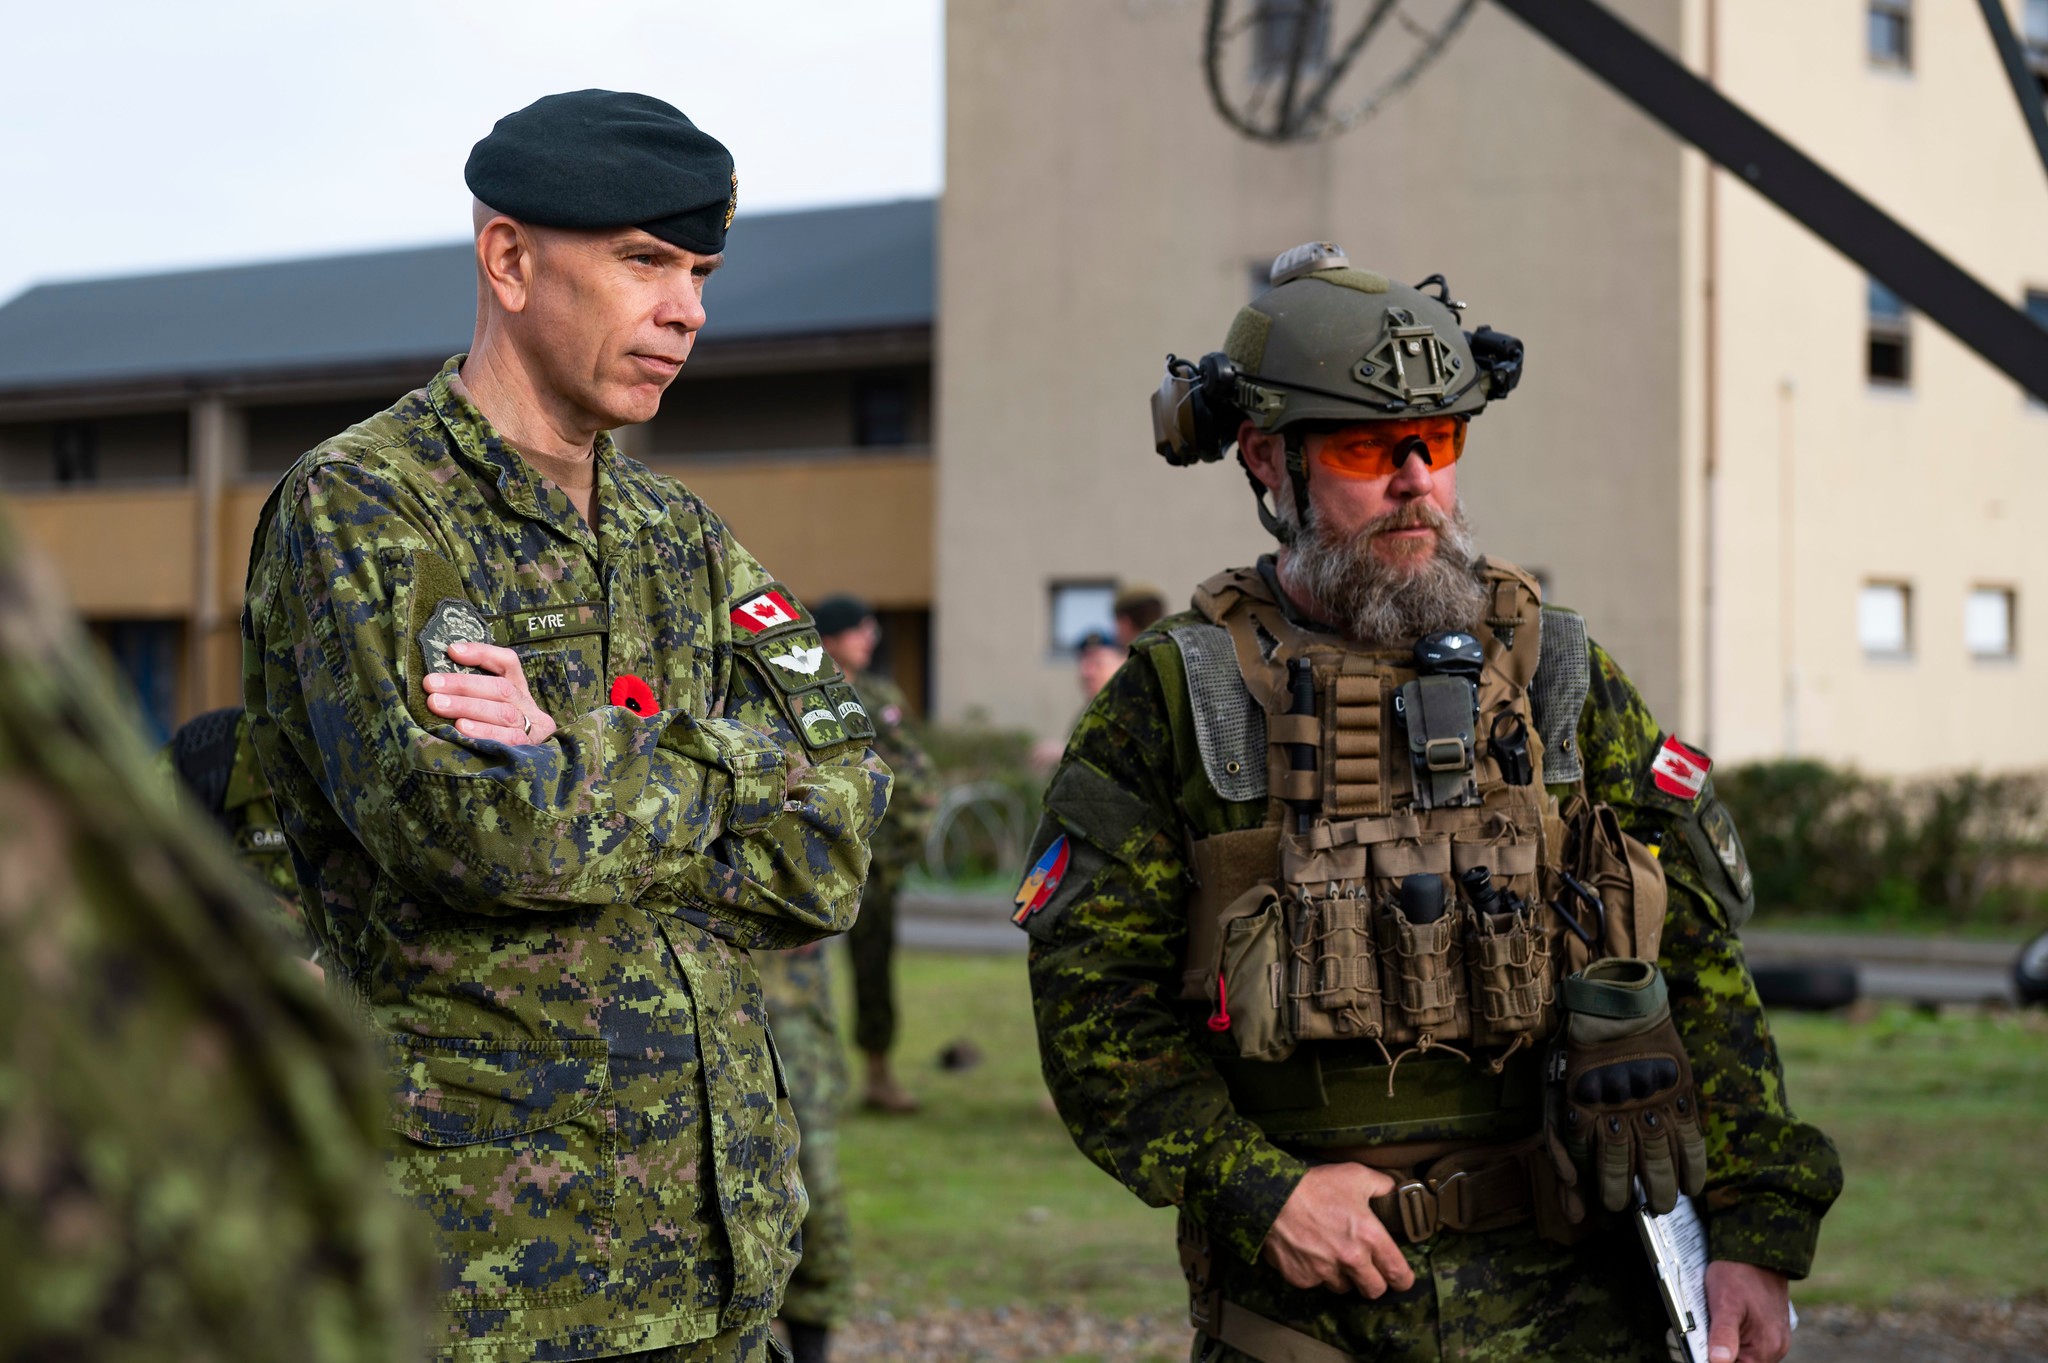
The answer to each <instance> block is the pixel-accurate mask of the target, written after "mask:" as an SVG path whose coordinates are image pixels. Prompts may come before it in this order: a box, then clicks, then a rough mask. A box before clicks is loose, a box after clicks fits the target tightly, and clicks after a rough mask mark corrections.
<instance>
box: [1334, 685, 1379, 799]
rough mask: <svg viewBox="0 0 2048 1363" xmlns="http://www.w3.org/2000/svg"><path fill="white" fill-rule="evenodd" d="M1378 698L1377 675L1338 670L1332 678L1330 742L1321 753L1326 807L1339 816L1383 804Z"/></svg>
mask: <svg viewBox="0 0 2048 1363" xmlns="http://www.w3.org/2000/svg"><path fill="white" fill-rule="evenodd" d="M1382 701H1383V698H1382V696H1381V694H1380V679H1379V678H1378V677H1375V676H1372V675H1370V674H1367V675H1360V674H1357V673H1339V674H1338V675H1337V676H1336V677H1334V678H1332V679H1331V684H1330V698H1329V704H1330V705H1331V707H1332V714H1331V723H1330V748H1329V752H1328V753H1327V754H1326V759H1325V760H1326V762H1327V766H1328V770H1329V772H1330V778H1331V789H1330V798H1329V799H1328V800H1327V801H1326V802H1325V807H1326V808H1327V809H1328V810H1329V812H1330V813H1332V814H1334V815H1336V816H1337V817H1338V818H1356V817H1357V816H1359V815H1361V814H1379V813H1382V812H1384V811H1385V809H1386V791H1385V789H1384V778H1383V776H1382V770H1381V758H1382V747H1383V744H1382V741H1381V735H1380V725H1381V723H1382V721H1383V716H1384V715H1385V713H1386V706H1385V705H1384V704H1383V703H1382Z"/></svg>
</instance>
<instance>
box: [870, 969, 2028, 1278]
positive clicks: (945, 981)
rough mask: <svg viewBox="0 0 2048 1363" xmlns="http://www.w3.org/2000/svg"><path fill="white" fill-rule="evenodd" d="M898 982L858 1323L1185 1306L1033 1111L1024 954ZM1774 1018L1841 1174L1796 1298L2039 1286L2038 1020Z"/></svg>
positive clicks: (1122, 1202)
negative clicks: (966, 1313) (898, 1024)
mask: <svg viewBox="0 0 2048 1363" xmlns="http://www.w3.org/2000/svg"><path fill="white" fill-rule="evenodd" d="M899 968H900V971H901V975H900V979H899V990H900V993H901V997H902V1001H903V1009H904V1035H903V1037H902V1039H901V1041H900V1043H899V1046H898V1050H897V1059H898V1067H899V1070H900V1071H901V1073H902V1075H903V1077H904V1079H905V1081H906V1082H907V1083H908V1084H909V1085H910V1086H911V1087H912V1088H913V1089H914V1090H915V1091H916V1092H917V1093H918V1095H919V1096H920V1097H921V1098H922V1099H923V1100H924V1102H925V1110H924V1111H923V1112H922V1113H921V1114H919V1115H917V1116H915V1117H910V1118H900V1117H899V1118H888V1117H876V1116H868V1115H865V1114H861V1113H853V1114H850V1115H849V1116H848V1118H847V1119H846V1123H845V1127H844V1133H843V1135H842V1138H841V1146H840V1148H841V1152H842V1159H843V1160H844V1164H845V1180H846V1184H847V1187H848V1188H849V1189H850V1190H851V1192H850V1197H851V1202H852V1214H853V1219H854V1227H855V1235H856V1240H857V1251H858V1256H859V1263H860V1272H861V1288H860V1309H861V1310H862V1312H863V1313H868V1312H873V1311H876V1310H887V1311H889V1312H890V1313H892V1314H894V1315H896V1316H897V1317H899V1318H901V1317H906V1316H914V1315H916V1314H918V1313H920V1312H921V1311H924V1310H930V1309H937V1308H947V1307H966V1308H974V1307H991V1306H1018V1305H1029V1306H1048V1305H1065V1306H1072V1307H1077V1308H1082V1309H1086V1310H1089V1311H1092V1312H1095V1313H1098V1314H1100V1315H1104V1316H1112V1317H1125V1316H1132V1315H1150V1316H1155V1317H1160V1318H1172V1317H1174V1316H1177V1315H1178V1314H1179V1313H1180V1312H1182V1311H1183V1310H1184V1309H1185V1306H1186V1302H1185V1297H1184V1295H1183V1292H1182V1288H1181V1282H1180V1271H1179V1266H1178V1263H1177V1261H1176V1259H1175V1255H1174V1248H1173V1222H1174V1216H1173V1213H1172V1212H1171V1211H1159V1210H1154V1209H1152V1208H1148V1207H1146V1206H1144V1205H1143V1204H1141V1203H1140V1202H1139V1201H1138V1200H1137V1199H1136V1198H1134V1197H1132V1196H1131V1195H1130V1194H1129V1193H1128V1192H1126V1191H1124V1189H1123V1188H1122V1187H1121V1186H1119V1185H1118V1184H1116V1183H1115V1182H1114V1181H1112V1180H1111V1179H1110V1178H1109V1177H1108V1175H1106V1174H1104V1173H1102V1172H1101V1171H1100V1170H1098V1169H1096V1168H1095V1166H1094V1165H1092V1164H1090V1163H1089V1162H1088V1161H1087V1160H1086V1159H1085V1158H1083V1157H1082V1155H1081V1154H1080V1153H1079V1152H1078V1151H1077V1150H1075V1148H1074V1146H1073V1144H1072V1142H1071V1141H1070V1140H1069V1139H1068V1137H1067V1134H1066V1131H1065V1129H1064V1128H1063V1127H1062V1126H1061V1124H1060V1122H1059V1120H1058V1118H1056V1117H1055V1116H1053V1115H1052V1113H1051V1112H1050V1111H1049V1110H1048V1109H1047V1108H1046V1107H1045V1106H1044V1102H1043V1100H1044V1093H1045V1090H1044V1086H1043V1083H1042V1081H1041V1080H1040V1078H1039V1074H1038V1049H1037V1044H1036V1041H1035V1039H1034V1035H1033V1032H1032V1026H1031V1016H1030V1008H1029V994H1028V990H1027V987H1026V984H1025V979H1024V964H1023V961H1022V959H1021V958H1020V957H1000V958H998V957H986V956H953V955H940V954H929V953H915V952H913V953H907V954H906V955H904V956H903V957H902V958H901V960H900V967H899ZM839 978H840V980H841V983H842V986H843V984H844V980H845V972H844V971H841V972H840V977H839ZM1772 1022H1773V1026H1774V1028H1775V1030H1776V1032H1777V1035H1778V1039H1779V1046H1780V1050H1781V1053H1782V1055H1783V1057H1784V1061H1785V1068H1786V1076H1787V1083H1788V1085H1789V1086H1790V1090H1791V1096H1792V1101H1793V1104H1794V1107H1795V1109H1796V1110H1797V1111H1798V1112H1799V1113H1800V1114H1801V1115H1802V1116H1804V1117H1806V1118H1808V1119H1810V1120H1812V1121H1815V1122H1817V1123H1819V1124H1820V1126H1821V1127H1822V1129H1823V1130H1825V1131H1827V1132H1828V1134H1829V1135H1830V1136H1832V1137H1833V1138H1834V1140H1835V1142H1836V1144H1837V1145H1838V1146H1839V1147H1840V1149H1841V1151H1842V1157H1843V1161H1844V1164H1845V1166H1846V1168H1847V1184H1848V1186H1847V1191H1846V1192H1845V1193H1844V1194H1843V1196H1842V1200H1841V1201H1840V1202H1839V1203H1838V1204H1837V1205H1836V1208H1835V1210H1834V1212H1833V1213H1832V1214H1831V1215H1830V1216H1829V1217H1828V1219H1827V1222H1826V1223H1825V1227H1824V1229H1823V1231H1822V1235H1821V1249H1820V1258H1819V1262H1818V1264H1817V1266H1816V1269H1815V1272H1814V1276H1813V1278H1812V1280H1811V1281H1809V1282H1808V1283H1806V1284H1804V1285H1803V1286H1802V1287H1801V1288H1800V1289H1799V1299H1800V1300H1801V1301H1802V1302H1814V1303H1819V1302H1830V1301H1832V1302H1842V1303H1848V1304H1854V1305H1864V1306H1887V1305H1892V1304H1895V1303H1896V1304H1903V1305H1925V1304H1934V1303H1940V1302H1951V1301H1974V1300H1985V1299H1991V1298H2006V1297H2012V1296H2015V1295H2024V1294H2027V1293H2030V1292H2031V1293H2040V1292H2041V1291H2042V1290H2043V1289H2044V1286H2048V1268H2044V1267H2043V1266H2044V1265H2048V1014H2043V1013H2042V1012H2040V1011H2039V1010H2036V1011H2034V1012H2032V1013H2027V1014H2010V1013H2008V1014H1982V1013H1968V1014H1955V1015H1948V1014H1944V1015H1942V1016H1932V1015H1926V1014H1920V1013H1916V1012H1913V1011H1911V1010H1907V1009H1904V1008H1897V1009H1885V1010H1881V1011H1879V1012H1877V1013H1876V1014H1875V1015H1874V1016H1866V1017H1863V1018H1861V1019H1860V1020H1856V1021H1852V1020H1849V1019H1848V1018H1845V1017H1834V1016H1830V1017H1810V1016H1800V1015H1796V1014H1785V1015H1780V1016H1777V1017H1774V1018H1773V1020H1772ZM962 1038H964V1039H971V1040H972V1041H973V1042H974V1043H975V1044H976V1045H977V1046H979V1047H980V1048H981V1050H982V1052H983V1056H984V1058H983V1060H982V1062H981V1064H980V1065H978V1066H977V1067H975V1068H973V1069H970V1070H967V1071H964V1072H960V1073H947V1072H944V1071H941V1070H939V1069H938V1068H937V1067H936V1066H935V1064H934V1063H933V1062H934V1057H935V1056H936V1055H937V1053H938V1051H939V1049H940V1047H942V1046H943V1045H945V1044H946V1043H947V1042H949V1041H952V1040H955V1039H962Z"/></svg>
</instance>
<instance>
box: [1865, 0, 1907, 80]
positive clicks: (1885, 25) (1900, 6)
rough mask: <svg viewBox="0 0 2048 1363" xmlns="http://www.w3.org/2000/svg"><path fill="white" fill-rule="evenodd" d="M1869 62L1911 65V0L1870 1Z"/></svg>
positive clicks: (1901, 68)
mask: <svg viewBox="0 0 2048 1363" xmlns="http://www.w3.org/2000/svg"><path fill="white" fill-rule="evenodd" d="M1870 64H1871V65H1872V66H1885V67H1890V68H1892V69H1893V70H1898V71H1910V70H1911V69H1912V68H1913V0H1870Z"/></svg>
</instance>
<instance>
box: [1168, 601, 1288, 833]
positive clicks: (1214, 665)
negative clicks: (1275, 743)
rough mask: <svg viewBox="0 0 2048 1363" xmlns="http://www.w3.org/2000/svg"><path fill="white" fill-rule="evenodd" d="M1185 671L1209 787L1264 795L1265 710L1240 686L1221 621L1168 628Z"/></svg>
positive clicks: (1228, 794)
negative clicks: (1218, 622)
mask: <svg viewBox="0 0 2048 1363" xmlns="http://www.w3.org/2000/svg"><path fill="white" fill-rule="evenodd" d="M1167 637H1169V638H1171V639H1172V640H1173V642H1174V646H1175V647H1176V648H1178V649H1179V650H1180V658H1181V670H1182V671H1183V672H1184V673H1186V674H1187V680H1188V711H1189V714H1190V715H1191V716H1192V717H1193V720H1194V726H1195V746H1196V748H1197V749H1199V750H1200V752H1201V754H1202V770H1203V772H1204V773H1205V774H1206V775H1207V776H1208V778H1209V785H1210V786H1211V787H1212V788H1214V790H1215V791H1216V793H1217V794H1218V795H1220V796H1222V797H1223V798H1224V799H1226V800H1263V799H1265V798H1266V787H1267V782H1266V711H1265V709H1264V707H1262V706H1261V705H1260V704H1259V703H1258V702H1257V701H1255V700H1253V699H1252V693H1251V692H1250V690H1248V689H1247V688H1246V687H1245V684H1244V678H1243V677H1242V676H1241V675H1240V674H1239V672H1238V668H1237V648H1236V646H1235V645H1234V644H1232V643H1231V640H1230V633H1229V631H1228V630H1226V629H1224V628H1223V626H1221V625H1215V624H1190V625H1182V626H1180V627H1179V628H1177V629H1172V630H1169V631H1167Z"/></svg>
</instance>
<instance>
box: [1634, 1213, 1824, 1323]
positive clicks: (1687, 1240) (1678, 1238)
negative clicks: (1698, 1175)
mask: <svg viewBox="0 0 2048 1363" xmlns="http://www.w3.org/2000/svg"><path fill="white" fill-rule="evenodd" d="M1642 1197H1643V1187H1642V1185H1641V1184H1640V1183H1638V1184H1637V1185H1636V1229H1637V1230H1638V1231H1640V1232H1641V1233H1642V1237H1643V1248H1644V1250H1646V1251H1647V1252H1648V1253H1649V1256H1650V1267H1651V1268H1652V1269H1654V1270H1655V1271H1656V1274H1657V1291H1658V1292H1659V1293H1660V1294H1662V1296H1663V1298H1664V1312H1665V1315H1666V1316H1668V1317H1669V1318H1670V1320H1671V1336H1672V1338H1673V1339H1674V1340H1675V1341H1676V1342H1677V1344H1678V1346H1679V1348H1680V1349H1681V1350H1683V1351H1684V1357H1685V1358H1686V1359H1688V1360H1690V1363H1707V1228H1706V1225H1705V1223H1703V1222H1702V1221H1701V1220H1700V1214H1699V1209H1698V1208H1696V1207H1695V1206H1693V1203H1692V1199H1691V1198H1689V1197H1685V1196H1680V1197H1679V1199H1678V1202H1677V1204H1676V1205H1675V1206H1673V1207H1672V1209H1671V1210H1670V1211H1668V1212H1666V1213H1664V1214H1663V1215H1662V1216H1659V1215H1657V1214H1656V1213H1655V1212H1652V1211H1651V1210H1650V1209H1649V1207H1648V1206H1647V1205H1645V1204H1644V1202H1643V1201H1642ZM1787 1307H1788V1309H1789V1310H1790V1312H1791V1321H1790V1324H1791V1328H1792V1329H1794V1330H1796V1329H1798V1328H1799V1308H1797V1307H1796V1306H1791V1305H1790V1303H1787Z"/></svg>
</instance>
